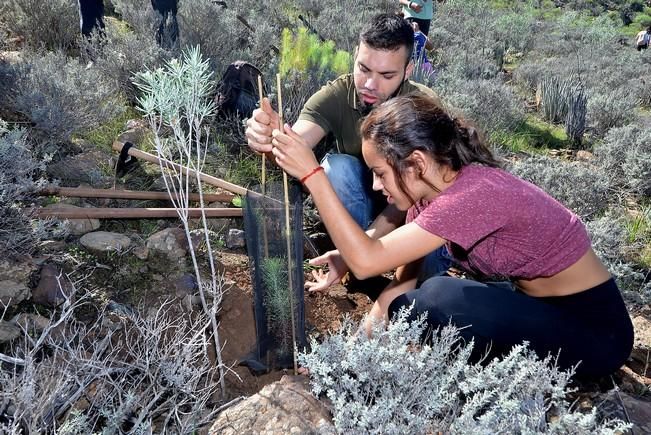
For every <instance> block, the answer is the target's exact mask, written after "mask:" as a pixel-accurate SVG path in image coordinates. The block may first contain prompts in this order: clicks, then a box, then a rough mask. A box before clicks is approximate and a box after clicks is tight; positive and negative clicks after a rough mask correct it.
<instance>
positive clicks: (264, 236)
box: [258, 75, 269, 258]
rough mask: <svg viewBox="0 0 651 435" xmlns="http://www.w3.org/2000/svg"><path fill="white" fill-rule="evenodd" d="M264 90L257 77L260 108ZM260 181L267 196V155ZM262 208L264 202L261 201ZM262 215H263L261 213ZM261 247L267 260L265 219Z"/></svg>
mask: <svg viewBox="0 0 651 435" xmlns="http://www.w3.org/2000/svg"><path fill="white" fill-rule="evenodd" d="M263 92H264V90H263V89H262V76H261V75H258V97H259V98H260V107H262V99H263V98H264V94H263ZM261 178H262V179H261V180H260V181H261V183H260V184H261V186H260V190H261V192H262V196H267V154H266V153H262V177H261ZM262 204H263V207H264V204H265V202H264V200H263V203H262ZM263 214H264V213H263ZM262 246H263V249H264V258H269V238H268V236H267V221H266V220H265V217H264V216H263V217H262Z"/></svg>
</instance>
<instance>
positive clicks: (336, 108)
mask: <svg viewBox="0 0 651 435" xmlns="http://www.w3.org/2000/svg"><path fill="white" fill-rule="evenodd" d="M412 92H421V93H423V94H425V95H429V96H432V97H434V98H436V94H435V93H434V91H432V90H431V89H430V88H428V87H426V86H424V85H421V84H419V83H415V82H412V81H411V80H407V81H405V82H403V83H402V85H401V86H400V89H399V90H398V95H407V94H410V93H412ZM298 119H299V120H305V121H310V122H313V123H315V124H317V125H318V126H319V127H321V128H322V129H323V130H325V132H326V138H325V139H326V141H327V142H328V143H327V145H328V146H329V147H332V148H335V147H336V149H337V152H339V153H342V154H349V155H352V156H356V157H361V155H362V138H361V136H360V134H359V127H360V125H361V123H362V120H363V119H364V115H363V114H362V112H361V110H360V108H359V101H358V96H357V92H355V83H354V81H353V75H352V74H345V75H343V76H341V77H339V78H337V79H336V80H333V81H331V82H328V83H327V84H326V85H325V86H323V87H322V88H321V89H320V90H319V91H318V92H316V93H315V94H314V95H312V96H311V97H310V99H309V100H307V102H306V103H305V105H304V106H303V110H302V111H301V114H300V115H299V116H298Z"/></svg>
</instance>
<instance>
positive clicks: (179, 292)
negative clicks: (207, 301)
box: [174, 273, 199, 298]
mask: <svg viewBox="0 0 651 435" xmlns="http://www.w3.org/2000/svg"><path fill="white" fill-rule="evenodd" d="M198 289H199V285H198V284H197V279H196V278H195V276H194V275H190V274H189V273H186V274H183V275H181V276H180V277H178V278H177V279H175V280H174V290H175V291H176V296H177V297H179V298H183V297H185V296H186V295H192V294H194V293H195V291H196V290H198Z"/></svg>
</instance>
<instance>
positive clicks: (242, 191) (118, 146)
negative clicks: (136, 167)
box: [113, 141, 249, 195]
mask: <svg viewBox="0 0 651 435" xmlns="http://www.w3.org/2000/svg"><path fill="white" fill-rule="evenodd" d="M123 146H124V144H123V143H121V142H118V141H115V142H113V149H114V150H116V151H122V147H123ZM129 155H130V156H133V157H136V158H138V159H142V160H145V161H147V162H150V163H157V164H158V163H162V164H163V166H164V167H167V168H174V169H175V170H177V171H181V170H182V171H184V172H185V173H186V174H187V175H188V176H189V175H196V171H195V170H194V169H190V168H188V167H186V166H182V165H179V164H178V163H174V162H171V161H169V160H166V159H160V158H158V157H156V156H155V155H153V154H149V153H147V152H145V151H141V150H139V149H137V148H133V147H131V148H129ZM199 178H200V179H201V181H203V182H205V183H207V184H210V185H211V186H216V187H221V188H222V189H225V190H228V191H229V192H233V193H236V194H238V195H246V194H247V193H248V192H249V190H248V189H246V188H244V187H242V186H238V185H237V184H233V183H229V182H228V181H224V180H222V179H220V178H217V177H213V176H212V175H208V174H204V173H203V172H199Z"/></svg>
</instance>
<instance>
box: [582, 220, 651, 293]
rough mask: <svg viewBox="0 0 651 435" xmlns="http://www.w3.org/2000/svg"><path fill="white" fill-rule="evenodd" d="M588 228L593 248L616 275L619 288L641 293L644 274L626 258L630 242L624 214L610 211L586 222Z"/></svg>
mask: <svg viewBox="0 0 651 435" xmlns="http://www.w3.org/2000/svg"><path fill="white" fill-rule="evenodd" d="M586 228H587V230H588V233H589V234H590V238H591V239H592V248H593V249H594V251H595V253H596V254H597V256H598V257H599V258H600V259H601V261H603V262H604V264H605V265H606V267H607V268H608V271H609V272H610V273H611V274H612V275H613V276H614V277H615V279H616V281H617V285H618V286H619V288H620V289H621V290H622V291H624V292H629V293H630V294H639V293H640V289H641V288H642V281H643V279H644V275H643V274H642V273H640V272H639V271H637V270H636V269H635V268H634V267H633V265H631V264H630V263H629V262H628V260H627V258H626V249H627V248H626V247H627V244H628V242H627V232H626V228H625V226H624V223H623V218H622V214H621V213H619V214H618V213H615V212H613V211H610V212H609V213H606V214H605V215H604V216H602V217H600V218H598V219H595V220H592V221H589V222H586ZM645 302H647V303H648V302H649V301H648V300H646V301H645Z"/></svg>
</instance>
